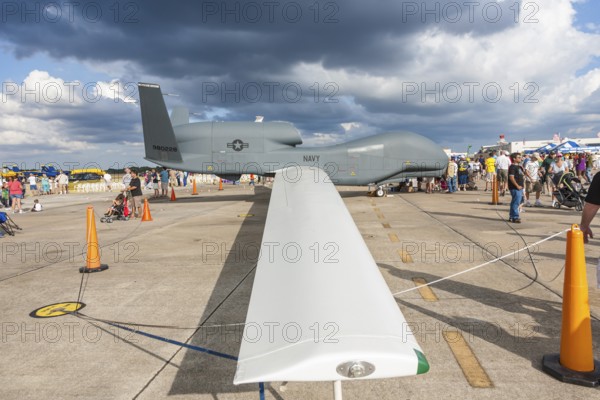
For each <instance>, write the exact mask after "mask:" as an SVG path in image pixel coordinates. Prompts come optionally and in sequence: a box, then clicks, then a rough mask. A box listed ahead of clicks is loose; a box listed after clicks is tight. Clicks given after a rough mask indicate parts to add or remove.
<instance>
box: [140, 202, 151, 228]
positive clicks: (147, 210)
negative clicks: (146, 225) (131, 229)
mask: <svg viewBox="0 0 600 400" xmlns="http://www.w3.org/2000/svg"><path fill="white" fill-rule="evenodd" d="M146 221H152V215H150V206H149V205H148V199H144V211H143V213H142V222H146Z"/></svg>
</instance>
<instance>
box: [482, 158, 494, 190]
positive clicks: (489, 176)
mask: <svg viewBox="0 0 600 400" xmlns="http://www.w3.org/2000/svg"><path fill="white" fill-rule="evenodd" d="M495 155H496V152H494V151H492V152H491V153H490V155H489V157H488V158H486V159H485V162H484V163H485V190H484V192H487V190H488V184H489V185H490V190H492V187H491V186H492V181H493V180H494V176H495V175H496V158H495V157H494V156H495Z"/></svg>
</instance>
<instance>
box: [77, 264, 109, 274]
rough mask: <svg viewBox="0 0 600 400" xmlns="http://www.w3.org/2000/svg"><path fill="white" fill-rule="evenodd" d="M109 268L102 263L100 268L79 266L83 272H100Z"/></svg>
mask: <svg viewBox="0 0 600 400" xmlns="http://www.w3.org/2000/svg"><path fill="white" fill-rule="evenodd" d="M107 269H108V265H106V264H100V266H99V267H98V268H88V267H81V268H79V272H81V273H88V272H100V271H104V270H107Z"/></svg>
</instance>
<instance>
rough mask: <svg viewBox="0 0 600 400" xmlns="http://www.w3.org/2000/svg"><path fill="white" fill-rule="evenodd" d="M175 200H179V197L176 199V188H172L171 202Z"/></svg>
mask: <svg viewBox="0 0 600 400" xmlns="http://www.w3.org/2000/svg"><path fill="white" fill-rule="evenodd" d="M175 200H177V197H175V187H174V186H171V201H175Z"/></svg>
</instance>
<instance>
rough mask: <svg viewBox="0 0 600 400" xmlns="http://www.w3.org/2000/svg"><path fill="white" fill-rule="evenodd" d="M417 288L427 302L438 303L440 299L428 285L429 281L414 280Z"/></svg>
mask: <svg viewBox="0 0 600 400" xmlns="http://www.w3.org/2000/svg"><path fill="white" fill-rule="evenodd" d="M412 280H413V282H414V284H415V286H417V287H418V288H419V293H420V294H421V297H422V298H423V300H425V301H438V297H437V296H436V295H435V293H433V290H432V289H431V287H429V286H425V285H427V281H426V280H425V279H424V278H412Z"/></svg>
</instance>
